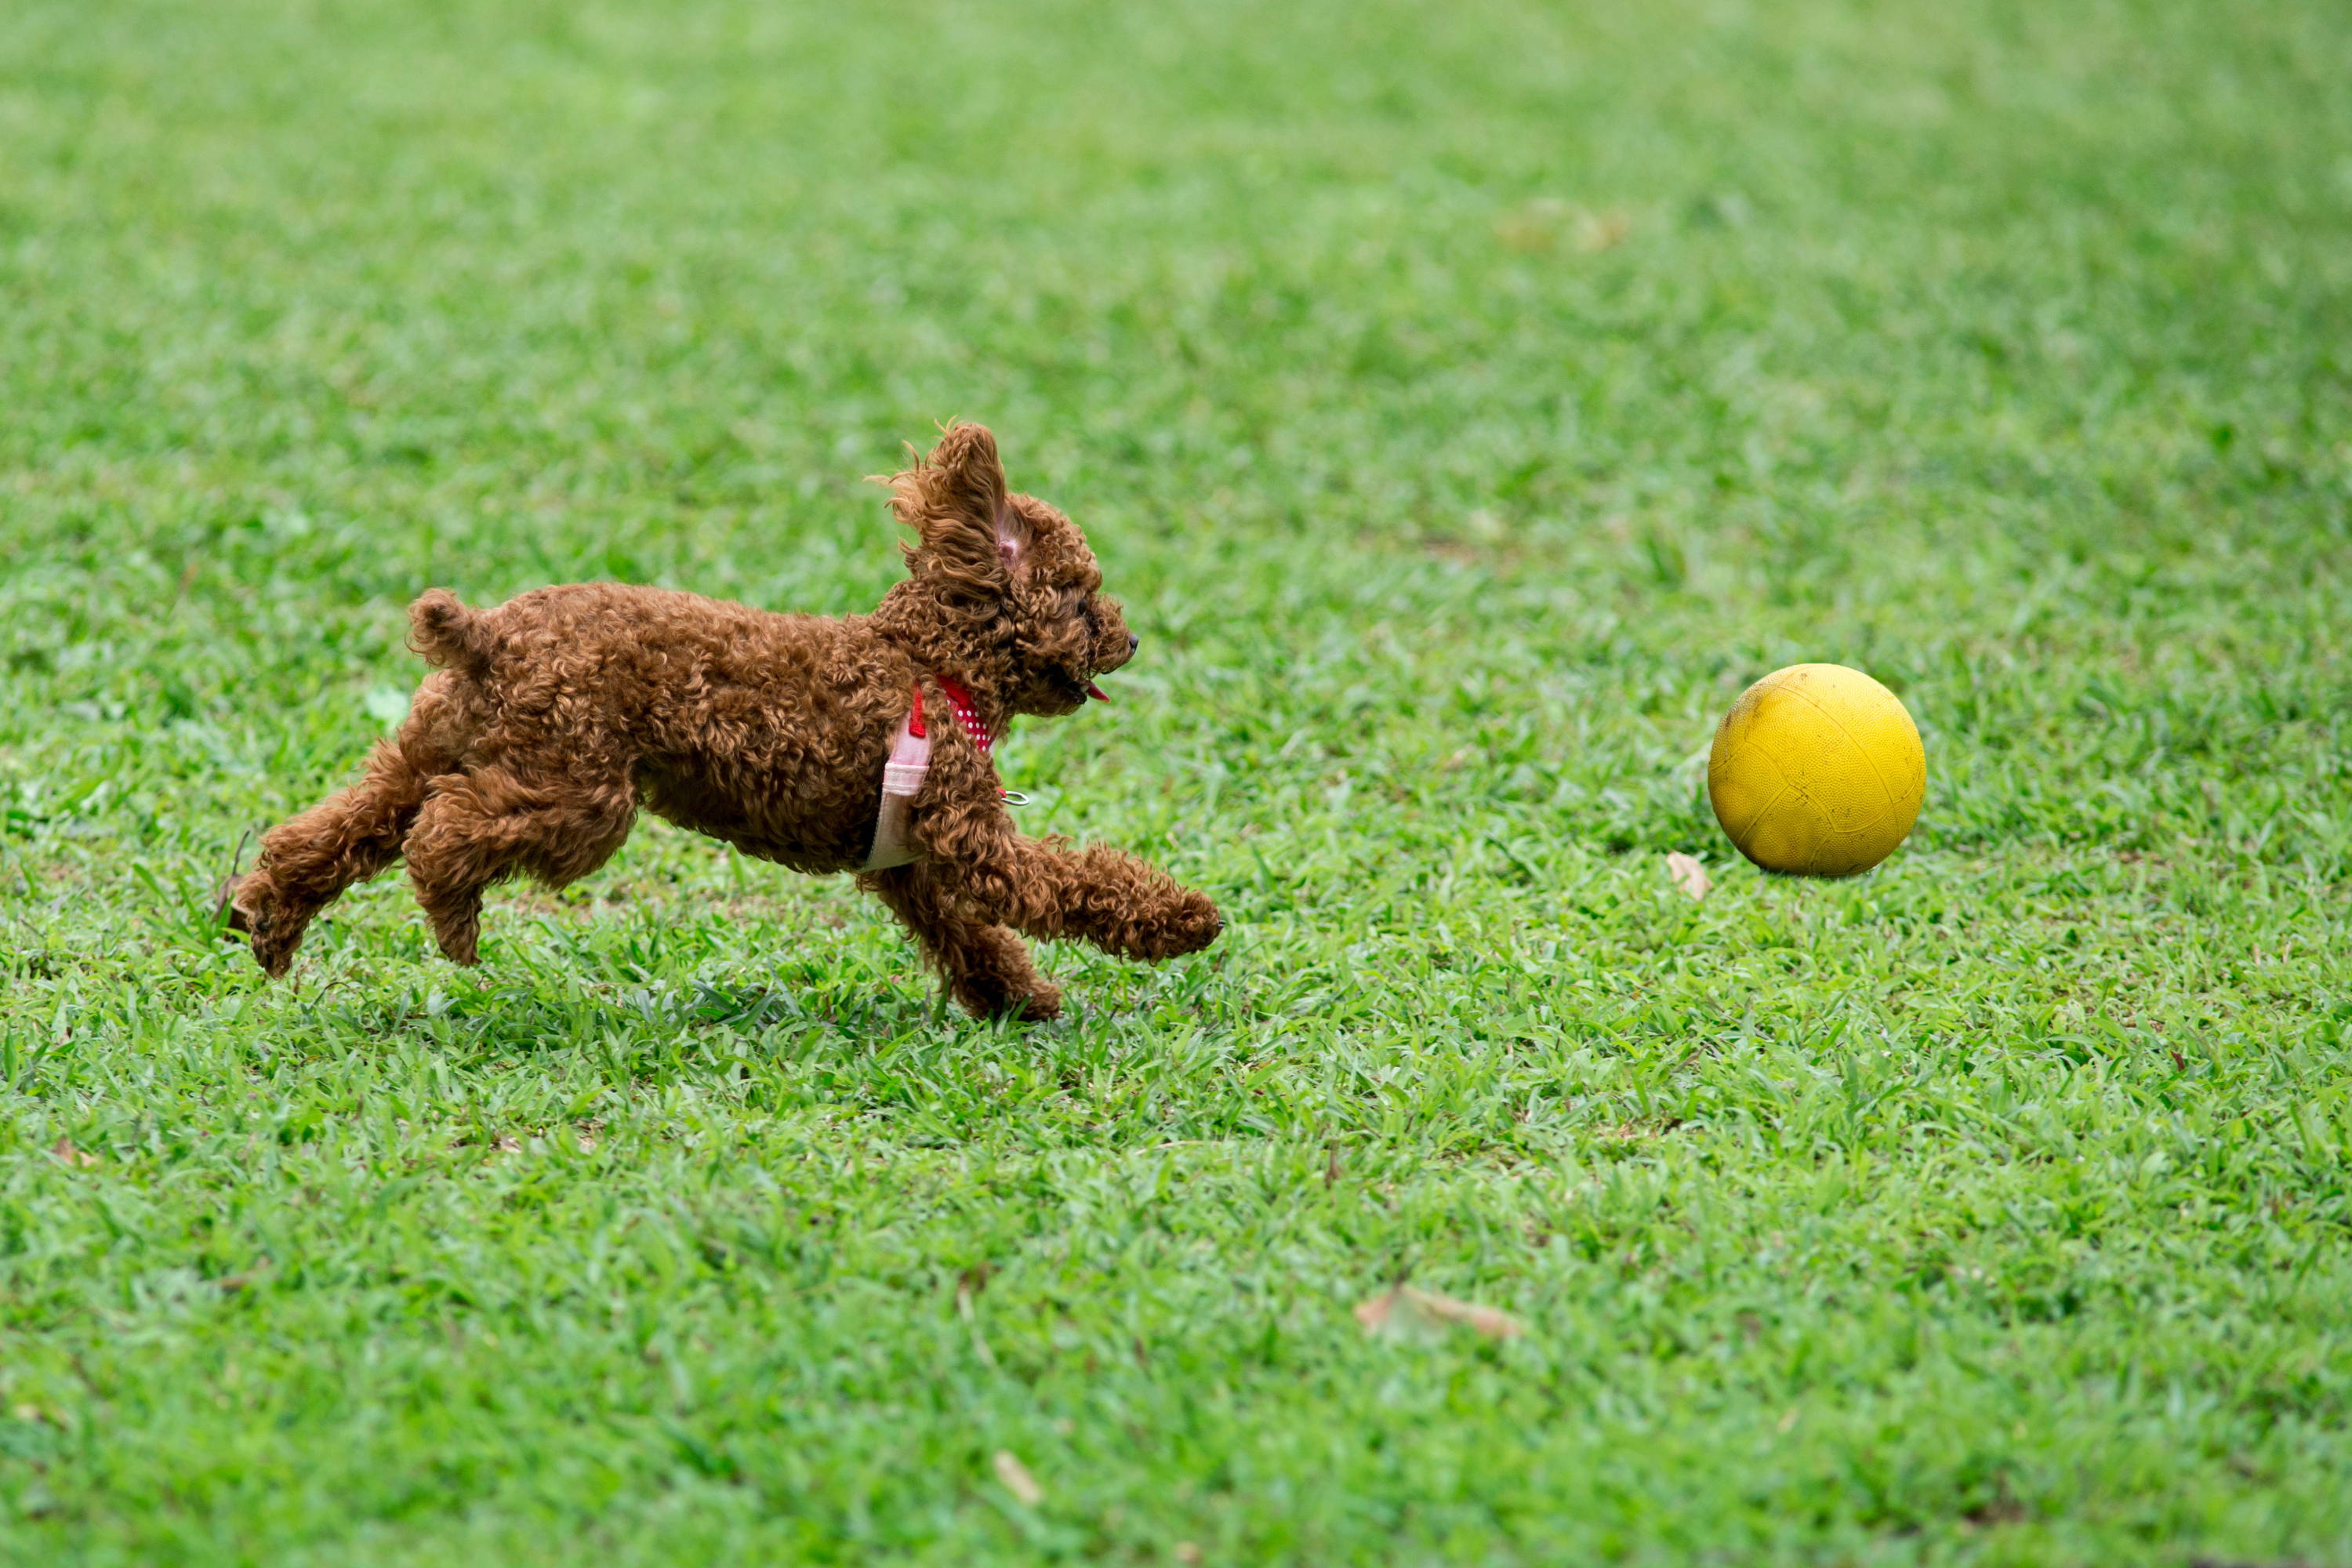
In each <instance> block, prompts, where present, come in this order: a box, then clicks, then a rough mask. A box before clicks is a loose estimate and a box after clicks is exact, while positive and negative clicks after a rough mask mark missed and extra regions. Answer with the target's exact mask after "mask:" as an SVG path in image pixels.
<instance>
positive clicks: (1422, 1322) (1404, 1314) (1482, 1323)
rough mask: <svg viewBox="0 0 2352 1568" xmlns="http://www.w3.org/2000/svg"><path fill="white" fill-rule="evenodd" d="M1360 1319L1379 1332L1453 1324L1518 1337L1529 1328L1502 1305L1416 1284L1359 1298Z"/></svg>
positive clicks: (1492, 1335) (1432, 1328) (1492, 1337)
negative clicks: (1444, 1293)
mask: <svg viewBox="0 0 2352 1568" xmlns="http://www.w3.org/2000/svg"><path fill="white" fill-rule="evenodd" d="M1356 1321H1358V1322H1360V1323H1361V1324H1363V1325H1364V1332H1366V1333H1368V1334H1372V1335H1375V1336H1396V1335H1402V1334H1410V1333H1427V1332H1431V1331H1438V1330H1443V1329H1444V1328H1445V1327H1446V1326H1448V1325H1453V1324H1458V1325H1460V1326H1461V1327H1463V1328H1466V1329H1475V1330H1476V1331H1478V1332H1480V1333H1482V1334H1484V1335H1486V1337H1487V1338H1488V1339H1490V1340H1515V1339H1517V1338H1518V1337H1519V1336H1520V1335H1521V1334H1523V1333H1525V1332H1527V1327H1526V1325H1525V1324H1523V1323H1521V1322H1520V1321H1518V1319H1517V1318H1515V1317H1513V1316H1511V1314H1510V1313H1508V1312H1506V1311H1504V1310H1502V1309H1501V1308H1499V1307H1482V1306H1480V1305H1479V1304H1478V1303H1477V1302H1475V1301H1461V1300H1455V1299H1454V1298H1453V1297H1451V1296H1441V1295H1439V1294H1438V1293H1437V1292H1436V1291H1434V1290H1423V1289H1419V1288H1417V1287H1415V1286H1412V1285H1399V1286H1397V1287H1396V1288H1395V1289H1392V1290H1385V1291H1382V1292H1381V1294H1380V1295H1377V1296H1375V1297H1373V1298H1372V1299H1371V1300H1369V1301H1360V1302H1358V1303H1357V1305H1356Z"/></svg>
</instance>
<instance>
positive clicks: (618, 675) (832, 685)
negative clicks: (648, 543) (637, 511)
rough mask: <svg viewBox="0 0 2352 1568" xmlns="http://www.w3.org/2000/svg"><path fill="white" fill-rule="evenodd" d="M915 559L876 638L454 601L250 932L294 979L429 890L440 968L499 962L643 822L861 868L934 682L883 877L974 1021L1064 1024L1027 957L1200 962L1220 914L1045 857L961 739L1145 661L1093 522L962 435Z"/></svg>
mask: <svg viewBox="0 0 2352 1568" xmlns="http://www.w3.org/2000/svg"><path fill="white" fill-rule="evenodd" d="M890 489H891V497H890V508H891V510H892V512H893V513H894V514H895V515H896V516H897V517H898V521H901V522H903V523H906V524H907V525H908V526H909V527H910V528H912V529H913V530H914V531H915V535H916V540H915V542H914V543H913V544H911V545H907V546H902V548H903V549H904V550H905V552H906V556H907V563H908V576H907V579H906V580H905V581H904V582H902V583H899V584H898V585H896V586H895V587H893V588H892V589H891V590H890V591H889V593H888V594H887V595H884V597H883V600H882V603H881V605H879V606H878V607H877V609H876V610H875V611H874V613H873V614H871V615H868V616H840V617H837V618H831V619H827V618H822V617H818V616H783V615H772V614H770V613H768V612H766V611H762V610H753V609H748V608H746V607H744V606H743V605H731V604H725V603H722V602H719V601H717V600H712V599H704V598H699V597H697V596H696V595H691V594H681V593H674V592H671V591H668V590H666V589H659V588H638V587H628V586H624V585H622V584H612V583H592V584H579V585H575V586H572V587H561V588H541V589H539V590H537V591H536V592H533V593H529V594H524V595H520V596H519V597H517V598H514V599H510V600H509V601H508V602H507V603H506V604H504V605H499V607H497V608H496V609H491V610H472V609H468V608H467V607H466V606H465V605H462V604H460V603H458V601H457V596H456V595H453V594H450V593H449V592H447V591H446V590H445V589H437V588H436V589H435V590H433V591H432V592H430V593H428V594H426V595H424V596H423V597H422V598H420V599H418V600H417V601H416V603H415V605H413V606H411V608H410V611H409V620H410V625H411V628H412V630H411V636H410V646H411V647H414V648H415V650H416V651H417V652H418V653H419V654H421V655H423V656H424V657H425V659H426V660H427V661H428V662H430V663H432V664H434V665H436V666H438V667H439V668H438V669H437V670H436V673H435V674H433V675H431V676H428V677H427V678H426V679H425V683H424V685H423V686H422V687H421V688H420V689H418V692H417V695H416V700H415V705H414V707H413V708H412V710H411V711H410V713H409V716H408V720H407V721H406V722H405V723H404V724H403V725H402V726H401V728H400V732H399V734H398V736H397V737H396V738H395V739H394V740H393V741H391V742H385V743H383V744H380V745H378V746H377V747H376V749H375V752H374V754H373V756H372V757H370V758H369V760H368V764H367V770H366V773H364V775H363V776H362V778H361V780H360V782H359V783H357V784H353V785H352V786H351V787H350V788H349V789H346V790H343V791H341V793H339V794H337V795H332V796H330V797H329V798H328V799H327V800H326V801H324V802H323V803H321V804H320V805H316V806H313V807H312V808H311V809H310V810H309V811H307V812H304V813H303V814H302V815H301V816H297V817H295V818H294V819H293V820H292V821H290V822H287V823H283V824H281V825H279V826H277V827H275V828H272V829H271V830H270V831H269V832H268V834H267V835H265V836H264V837H263V839H262V851H261V858H260V860H259V861H258V863H257V864H256V866H255V867H254V869H253V870H252V872H251V873H249V874H248V875H247V876H246V877H244V878H242V879H237V880H236V882H235V883H234V884H233V885H232V887H231V888H230V889H229V897H230V917H229V921H230V924H231V925H232V926H233V927H234V928H235V929H236V930H238V931H245V932H247V933H248V934H249V936H250V938H251V940H252V943H253V951H254V955H255V957H256V958H257V959H258V960H259V961H260V963H261V966H262V968H263V969H264V970H266V971H268V973H270V974H272V975H281V974H283V973H286V970H287V968H288V966H289V965H290V964H291V963H293V961H294V952H295V949H296V948H297V947H298V946H299V944H300V942H301V941H302V933H303V931H304V930H305V929H306V928H307V927H308V926H309V924H310V921H311V920H312V918H313V917H315V916H316V915H317V914H318V913H319V911H320V910H322V909H324V908H325V907H326V906H327V905H328V904H329V903H330V902H331V901H332V900H334V899H335V898H336V897H337V896H338V895H339V894H341V892H342V890H343V889H345V888H348V887H350V886H351V885H352V883H354V882H358V881H362V880H364V879H367V878H370V877H373V876H375V875H376V874H378V873H379V872H381V871H383V869H384V868H387V867H389V866H390V865H391V864H392V863H393V862H394V860H398V859H403V858H404V859H405V860H406V861H407V862H408V874H409V879H410V880H411V882H412V883H413V884H414V885H415V891H416V897H417V901H418V902H419V903H421V904H422V905H424V907H425V913H426V915H427V916H428V917H429V918H430V920H431V921H432V923H433V930H434V934H435V936H436V939H437V940H438V942H440V945H441V951H442V952H445V953H446V954H447V955H448V956H449V957H450V958H452V959H454V960H456V961H457V963H474V962H475V961H476V956H477V953H476V947H477V942H478V938H479V934H480V926H481V910H482V893H483V890H484V889H487V888H488V887H489V886H490V885H491V884H493V883H495V882H497V881H499V880H500V879H504V878H507V877H511V876H513V875H516V874H517V873H523V874H527V875H529V876H531V877H534V878H536V879H539V880H540V881H541V882H543V883H545V884H547V885H548V886H550V887H557V888H560V887H562V886H563V885H564V884H566V883H568V882H572V881H574V880H577V879H580V878H582V877H584V876H586V875H587V874H588V873H589V872H591V871H593V870H594V869H596V868H598V867H599V866H601V865H603V864H604V861H605V860H606V859H607V858H609V857H610V856H611V855H612V854H613V852H614V850H616V849H618V848H619V847H621V844H622V842H623V840H625V838H627V837H628V834H629V827H630V825H631V823H632V822H633V821H634V820H635V816H636V814H637V811H638V810H639V808H641V807H642V808H644V809H646V810H648V811H652V812H655V813H657V814H658V815H660V816H665V817H667V818H668V819H669V820H670V821H672V822H675V823H677V824H679V825H680V826H686V827H691V828H694V829H697V830H698V831H700V832H703V833H707V834H709V835H711V836H712V837H717V838H721V839H724V840H725V841H727V842H728V843H730V844H732V845H734V846H735V847H737V848H739V849H740V850H742V851H743V852H744V853H745V854H748V855H756V856H759V857H761V858H764V859H769V860H775V861H779V862H781V863H782V864H784V865H787V866H791V867H793V868H797V869H799V870H803V871H812V872H833V871H850V870H856V868H859V867H861V866H863V865H864V864H865V862H866V858H867V855H868V852H869V850H870V849H871V848H872V847H873V843H874V836H875V830H876V826H875V825H876V816H877V803H878V800H879V795H880V788H881V779H882V766H883V763H884V762H885V761H886V760H887V757H888V754H889V751H890V744H891V741H892V738H893V737H894V736H895V735H896V733H897V731H898V726H899V723H900V721H902V720H904V719H905V718H906V716H907V712H908V708H909V706H910V704H911V700H912V692H913V691H914V689H915V688H916V687H917V686H918V685H920V687H921V689H922V692H923V706H924V710H925V712H926V714H927V715H929V720H930V722H929V732H930V735H931V737H932V750H931V766H930V771H929V774H928V775H927V776H926V778H925V780H924V784H923V788H922V791H921V793H920V794H919V795H918V796H917V797H916V799H915V801H914V803H913V807H912V812H911V816H910V818H909V822H910V839H911V842H912V843H913V845H914V847H916V849H917V851H918V852H919V858H918V859H917V860H916V861H915V862H914V863H913V864H911V865H907V866H901V867H898V868H892V869H888V870H880V871H871V872H866V873H863V874H861V875H860V876H859V878H858V885H859V886H861V887H863V888H865V889H867V890H868V891H870V892H872V893H874V894H876V895H877V896H878V897H879V898H880V899H881V900H883V902H884V903H886V904H887V905H888V906H889V908H890V910H892V911H893V912H894V913H895V914H897V915H898V918H899V920H900V921H903V922H904V923H905V924H906V926H907V929H908V931H910V932H911V933H912V934H913V935H914V938H915V942H916V945H917V947H918V948H919V950H920V951H921V952H922V954H923V957H924V958H925V960H926V961H927V962H929V963H930V964H931V965H932V966H933V967H935V968H936V969H938V970H939V972H940V974H941V976H942V977H943V978H944V979H945V981H946V982H947V986H948V989H949V991H950V993H951V994H953V995H954V996H955V998H956V1000H957V1001H959V1002H961V1004H962V1005H964V1006H966V1007H968V1008H970V1009H971V1011H973V1012H974V1013H979V1014H983V1015H1009V1016H1016V1017H1023V1018H1031V1019H1039V1018H1050V1017H1052V1016H1054V1015H1055V1013H1056V1012H1058V1011H1059V1010H1060V1007H1061V992H1060V991H1059V990H1058V989H1057V988H1056V987H1055V985H1054V984H1052V983H1051V982H1049V981H1047V980H1045V978H1044V977H1043V976H1041V975H1039V974H1038V973H1037V971H1036V969H1035V968H1034V966H1033V965H1032V964H1031V963H1030V961H1029V953H1028V951H1027V949H1026V947H1025V946H1024V944H1023V942H1022V941H1021V939H1020V937H1018V936H1016V935H1015V934H1014V932H1016V931H1021V932H1025V933H1027V934H1028V935H1031V936H1035V937H1076V938H1078V939H1081V940H1084V941H1087V942H1093V943H1095V944H1096V945H1097V946H1098V947H1100V948H1102V949H1103V950H1104V951H1106V952H1113V953H1117V954H1119V955H1120V956H1122V957H1128V958H1141V959H1160V958H1170V957H1173V956H1175V955H1176V954H1179V953H1185V952H1196V951H1198V950H1199V949H1201V948H1203V947H1206V946H1207V945H1208V944H1209V943H1210V942H1213V941H1214V940H1215V938H1216V935H1217V932H1218V931H1219V930H1220V929H1221V924H1222V922H1221V921H1219V919H1218V915H1217V911H1216V908H1215V906H1214V905H1213V904H1212V903H1211V902H1210V901H1209V900H1208V899H1207V898H1206V897H1204V896H1203V895H1202V894H1200V893H1198V892H1195V891H1193V890H1192V889H1189V888H1185V887H1182V886H1181V885H1179V884H1178V883H1177V882H1175V881H1174V880H1172V879H1171V878H1169V877H1168V876H1167V874H1166V873H1164V872H1162V871H1160V870H1159V869H1158V868H1155V867H1152V866H1149V865H1146V864H1145V863H1144V862H1142V861H1140V860H1138V859H1136V858H1133V857H1131V856H1129V855H1125V854H1122V853H1120V852H1119V851H1118V850H1116V849H1109V848H1105V847H1100V846H1093V847H1086V848H1083V849H1081V848H1074V847H1071V846H1070V845H1068V844H1067V843H1066V842H1065V841H1063V840H1061V839H1057V838H1048V839H1038V838H1024V837H1022V836H1021V835H1020V834H1018V833H1016V832H1015V831H1014V830H1013V821H1012V818H1011V817H1010V816H1008V815H1007V814H1006V812H1005V809H1004V805H1003V799H1002V795H1001V791H1000V787H999V784H998V780H997V775H996V770H995V767H994V765H993V764H992V763H991V762H990V761H989V759H988V757H987V756H986V755H985V754H983V753H982V752H981V751H980V749H979V748H978V747H977V746H976V745H974V744H973V743H972V742H971V739H970V738H969V737H968V736H966V735H965V733H964V732H963V731H962V729H961V726H959V725H958V724H957V723H956V722H955V721H953V720H952V719H951V718H950V717H949V714H950V707H949V703H948V700H947V698H946V695H945V693H944V691H943V690H942V689H941V686H940V678H941V677H943V676H944V677H946V678H948V679H955V680H961V682H962V683H963V685H964V686H965V688H966V689H968V690H969V691H970V693H971V697H972V699H973V701H974V704H975V706H976V707H977V708H978V710H979V711H980V714H981V717H982V721H984V722H985V724H986V725H987V727H988V729H989V730H990V731H992V732H997V733H1001V732H1002V731H1003V727H1004V723H1005V721H1006V720H1007V719H1009V718H1010V717H1012V716H1013V715H1014V714H1017V713H1025V714H1034V715H1043V716H1052V715H1058V714H1065V713H1072V712H1075V711H1076V710H1078V708H1080V707H1081V706H1083V705H1084V704H1085V702H1086V701H1087V694H1088V690H1089V687H1090V683H1091V681H1092V679H1093V677H1095V676H1096V675H1098V674H1103V673H1106V672H1108V671H1110V670H1114V669H1117V668H1119V667H1120V666H1121V665H1123V664H1125V663H1126V662H1127V661H1128V659H1129V658H1130V657H1132V656H1133V654H1134V652H1135V647H1136V639H1135V638H1134V637H1132V636H1130V635H1129V632H1128V629H1127V623H1126V621H1125V620H1124V619H1123V618H1122V617H1121V616H1120V613H1119V607H1118V603H1117V602H1116V601H1114V600H1112V599H1110V598H1108V596H1106V595H1103V594H1102V592H1101V591H1100V590H1101V587H1102V574H1101V572H1100V570H1099V569H1097V566H1096V564H1095V558H1094V554H1093V552H1091V551H1089V550H1088V549H1087V542H1086V539H1085V537H1084V536H1083V535H1082V534H1080V532H1079V531H1078V530H1077V527H1076V524H1074V523H1072V522H1071V521H1070V520H1069V519H1068V518H1066V517H1065V516H1063V515H1062V514H1061V513H1060V512H1058V511H1056V510H1054V509H1053V508H1052V507H1050V506H1047V505H1046V504H1045V502H1043V501H1040V500H1036V499H1034V497H1030V496H1024V495H1015V494H1013V493H1011V492H1009V491H1008V490H1007V489H1006V488H1005V482H1004V470H1003V468H1002V467H1000V466H999V464H998V461H997V456H996V443H995V440H994V439H993V438H992V437H991V436H990V435H989V433H988V431H987V430H985V429H984V428H982V426H977V425H960V426H953V427H951V428H950V429H949V430H948V431H947V433H946V435H945V436H944V437H942V438H941V440H940V444H939V446H938V447H936V448H934V449H933V451H932V452H931V454H930V456H929V458H919V459H918V460H917V461H916V463H915V466H914V467H913V468H909V469H908V470H907V471H906V472H904V473H902V474H899V475H898V476H897V477H895V478H894V479H891V481H890Z"/></svg>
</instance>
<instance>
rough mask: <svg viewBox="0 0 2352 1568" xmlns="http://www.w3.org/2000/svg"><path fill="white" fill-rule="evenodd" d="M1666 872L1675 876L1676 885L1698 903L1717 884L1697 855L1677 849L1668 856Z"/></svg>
mask: <svg viewBox="0 0 2352 1568" xmlns="http://www.w3.org/2000/svg"><path fill="white" fill-rule="evenodd" d="M1666 874H1667V875H1669V876H1671V877H1672V878H1674V879H1675V887H1677V888H1680V889H1682V890H1683V891H1684V892H1685V893H1687V894H1689V895H1690V898H1691V901H1692V902H1693V903H1696V902H1697V901H1698V900H1701V899H1704V898H1706V895H1707V894H1708V892H1710V891H1711V890H1712V889H1714V887H1715V884H1714V883H1713V882H1711V881H1709V880H1708V879H1707V875H1706V867H1705V866H1703V865H1701V864H1699V860H1698V857H1697V856H1696V855H1685V854H1684V853H1683V852H1682V851H1681V850H1679V849H1677V850H1675V851H1674V853H1672V854H1670V855H1668V856H1667V857H1666Z"/></svg>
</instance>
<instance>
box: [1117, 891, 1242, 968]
mask: <svg viewBox="0 0 2352 1568" xmlns="http://www.w3.org/2000/svg"><path fill="white" fill-rule="evenodd" d="M1224 929H1225V921H1224V917H1223V915H1220V914H1219V913H1217V906H1216V905H1214V904H1213V903H1211V902H1210V901H1209V896H1208V895H1207V894H1206V893H1196V892H1194V891H1193V890H1192V889H1190V888H1187V889H1184V890H1183V891H1182V892H1181V893H1179V894H1178V895H1177V896H1176V900H1175V902H1174V904H1173V905H1172V906H1171V908H1170V910H1168V912H1167V913H1166V914H1165V915H1163V916H1161V917H1160V919H1159V920H1157V921H1153V922H1152V923H1151V924H1150V925H1148V926H1146V927H1144V928H1143V929H1142V930H1141V931H1138V932H1137V933H1136V942H1135V953H1136V956H1137V957H1138V958H1148V959H1152V960H1155V961H1156V960H1159V959H1162V958H1181V957H1182V956H1183V955H1184V954H1186V953H1188V952H1200V951H1201V950H1202V948H1204V947H1206V946H1208V945H1209V944H1210V943H1211V942H1214V941H1216V940H1217V935H1218V933H1219V932H1221V931H1223V930H1224Z"/></svg>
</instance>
